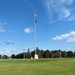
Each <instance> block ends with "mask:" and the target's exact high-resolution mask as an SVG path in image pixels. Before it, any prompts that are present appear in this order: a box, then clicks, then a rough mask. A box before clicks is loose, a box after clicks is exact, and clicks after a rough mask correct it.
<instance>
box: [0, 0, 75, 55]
mask: <svg viewBox="0 0 75 75" xmlns="http://www.w3.org/2000/svg"><path fill="white" fill-rule="evenodd" d="M35 10H36V12H37V14H38V15H37V17H36V20H37V22H36V45H37V46H38V48H39V49H44V50H46V49H49V50H56V49H61V50H67V51H68V50H72V51H75V1H74V0H0V54H8V55H11V54H18V53H21V52H23V51H27V48H30V50H31V51H32V50H34V45H35V40H34V34H35V32H34V31H35V28H34V11H35Z"/></svg>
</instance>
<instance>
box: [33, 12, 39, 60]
mask: <svg viewBox="0 0 75 75" xmlns="http://www.w3.org/2000/svg"><path fill="white" fill-rule="evenodd" d="M34 40H35V56H34V58H35V59H38V55H37V51H36V11H34Z"/></svg>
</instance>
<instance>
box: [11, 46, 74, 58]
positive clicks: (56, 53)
mask: <svg viewBox="0 0 75 75" xmlns="http://www.w3.org/2000/svg"><path fill="white" fill-rule="evenodd" d="M36 52H37V54H38V57H39V58H74V57H75V51H74V52H73V51H65V50H64V51H62V50H60V49H59V50H48V49H47V50H40V49H39V48H38V47H37V48H36ZM34 55H35V50H33V51H31V52H30V50H29V49H28V50H27V52H22V53H19V54H17V55H15V54H12V55H11V58H31V57H32V58H34Z"/></svg>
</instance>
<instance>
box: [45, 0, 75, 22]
mask: <svg viewBox="0 0 75 75" xmlns="http://www.w3.org/2000/svg"><path fill="white" fill-rule="evenodd" d="M73 1H74V0H45V2H44V5H45V7H46V9H47V11H48V14H49V17H50V21H51V23H52V22H56V21H59V20H64V21H74V20H75V14H73V13H75V10H74V11H73V10H72V9H74V8H75V7H70V6H71V5H72V3H73Z"/></svg>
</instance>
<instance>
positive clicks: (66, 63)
mask: <svg viewBox="0 0 75 75" xmlns="http://www.w3.org/2000/svg"><path fill="white" fill-rule="evenodd" d="M0 75H75V59H71V58H61V59H55V58H54V59H38V60H34V59H9V60H0Z"/></svg>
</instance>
